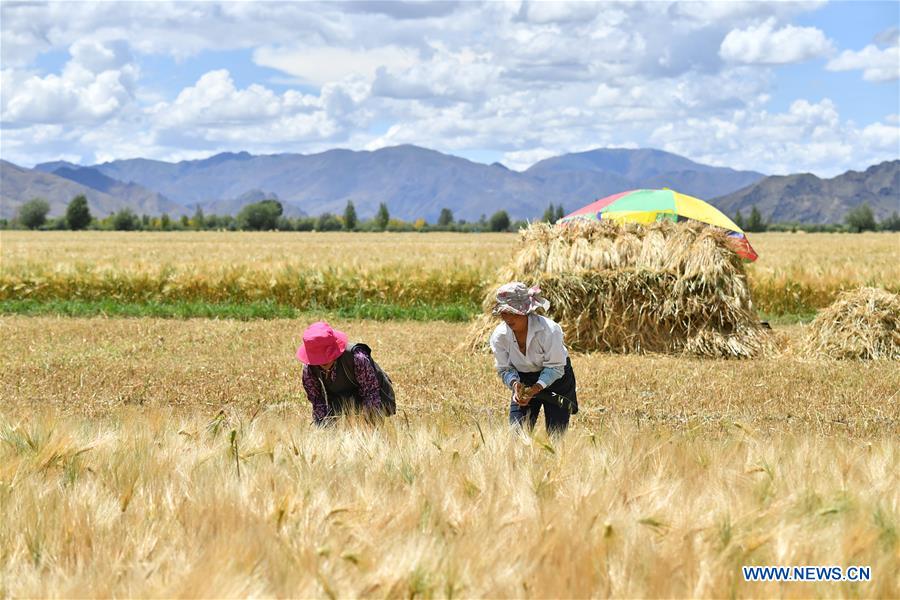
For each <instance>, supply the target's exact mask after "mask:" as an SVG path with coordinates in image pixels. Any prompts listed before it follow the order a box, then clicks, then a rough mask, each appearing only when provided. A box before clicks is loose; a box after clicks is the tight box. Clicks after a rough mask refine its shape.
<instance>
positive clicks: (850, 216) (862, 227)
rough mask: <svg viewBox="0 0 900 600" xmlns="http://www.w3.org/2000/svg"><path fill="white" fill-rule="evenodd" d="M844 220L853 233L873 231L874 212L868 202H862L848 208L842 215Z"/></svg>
mask: <svg viewBox="0 0 900 600" xmlns="http://www.w3.org/2000/svg"><path fill="white" fill-rule="evenodd" d="M844 222H845V223H847V225H848V226H849V227H850V231H852V232H853V233H860V232H862V231H875V214H874V213H873V212H872V208H871V207H870V206H869V203H868V202H864V203H863V204H861V205H860V206H857V207H856V208H854V209H852V210H850V211H849V212H848V213H847V216H845V217H844Z"/></svg>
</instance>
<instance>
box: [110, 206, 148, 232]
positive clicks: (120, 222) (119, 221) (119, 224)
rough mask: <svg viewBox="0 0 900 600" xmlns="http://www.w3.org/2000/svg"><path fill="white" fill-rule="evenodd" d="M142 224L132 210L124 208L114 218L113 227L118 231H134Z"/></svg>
mask: <svg viewBox="0 0 900 600" xmlns="http://www.w3.org/2000/svg"><path fill="white" fill-rule="evenodd" d="M140 222H141V221H140V219H139V218H138V216H137V215H136V214H134V213H133V212H132V211H131V209H130V208H123V209H122V210H120V211H119V212H117V213H116V214H114V215H113V218H112V226H113V229H115V230H116V231H134V230H135V229H137V228H138V225H139V224H140Z"/></svg>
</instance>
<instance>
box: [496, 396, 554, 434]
mask: <svg viewBox="0 0 900 600" xmlns="http://www.w3.org/2000/svg"><path fill="white" fill-rule="evenodd" d="M542 406H543V407H544V423H545V425H546V427H547V433H549V434H554V433H564V432H565V431H566V429H567V428H568V427H569V411H568V410H566V409H565V408H562V407H561V406H559V405H558V404H556V403H555V402H545V401H543V400H539V399H538V398H532V399H531V402H529V403H528V405H527V406H519V405H518V404H516V401H515V400H513V401H512V404H510V405H509V424H510V425H513V426H515V427H525V426H527V427H528V428H529V429H534V426H535V425H536V424H537V420H538V415H540V413H541V407H542Z"/></svg>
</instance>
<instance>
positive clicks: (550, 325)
mask: <svg viewBox="0 0 900 600" xmlns="http://www.w3.org/2000/svg"><path fill="white" fill-rule="evenodd" d="M490 344H491V351H492V352H493V353H494V368H495V369H497V374H499V375H500V379H502V380H503V383H504V385H506V386H507V387H509V388H512V387H513V383H515V382H516V381H519V374H518V372H522V373H537V372H540V373H541V374H540V376H539V377H538V383H540V384H541V385H542V386H543V388H544V389H546V388H547V387H548V386H550V385H551V384H553V382H554V381H556V380H557V379H559V378H560V377H562V376H563V371H564V370H565V367H566V359H567V358H568V357H569V351H568V350H566V346H565V344H564V343H563V331H562V327H560V326H559V325H558V324H557V323H556V322H554V321H551V320H550V319H548V318H547V317H542V316H540V315H535V314H531V315H528V335H527V336H526V338H525V353H524V354H522V351H521V350H519V344H518V342H516V334H515V333H513V330H512V329H510V328H509V326H508V325H507V324H506V323H500V324H499V325H497V328H496V329H494V332H493V333H492V334H491V339H490ZM517 371H518V372H517Z"/></svg>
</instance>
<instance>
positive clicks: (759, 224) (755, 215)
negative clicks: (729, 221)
mask: <svg viewBox="0 0 900 600" xmlns="http://www.w3.org/2000/svg"><path fill="white" fill-rule="evenodd" d="M743 229H744V231H749V232H751V233H752V232H759V231H765V230H766V224H765V223H763V220H762V214H760V212H759V210H758V209H757V208H756V205H755V204H754V205H753V209H752V210H751V211H750V218H749V219H747V226H746V227H744V228H743Z"/></svg>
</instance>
